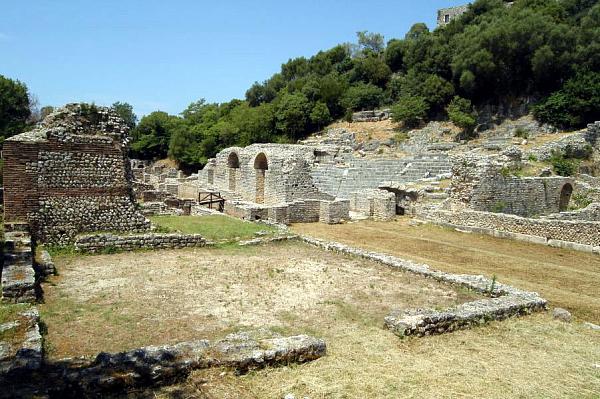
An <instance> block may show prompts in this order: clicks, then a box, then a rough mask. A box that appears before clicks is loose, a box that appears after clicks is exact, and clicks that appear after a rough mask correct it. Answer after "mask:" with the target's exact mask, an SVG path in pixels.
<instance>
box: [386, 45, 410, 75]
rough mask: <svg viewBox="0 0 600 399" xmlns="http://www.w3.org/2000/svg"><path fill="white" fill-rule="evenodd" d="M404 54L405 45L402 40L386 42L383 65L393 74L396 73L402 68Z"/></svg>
mask: <svg viewBox="0 0 600 399" xmlns="http://www.w3.org/2000/svg"><path fill="white" fill-rule="evenodd" d="M405 52H406V43H405V42H404V40H397V39H392V40H390V41H389V42H388V45H387V47H386V49H385V63H386V64H387V65H388V67H390V69H391V70H392V71H393V72H398V71H400V70H402V69H403V68H404V53H405Z"/></svg>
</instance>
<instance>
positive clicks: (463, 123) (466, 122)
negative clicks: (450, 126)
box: [446, 96, 477, 138]
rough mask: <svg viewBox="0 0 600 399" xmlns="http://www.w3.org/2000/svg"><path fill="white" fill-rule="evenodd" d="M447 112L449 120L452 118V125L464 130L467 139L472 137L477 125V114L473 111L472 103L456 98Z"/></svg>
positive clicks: (449, 105)
mask: <svg viewBox="0 0 600 399" xmlns="http://www.w3.org/2000/svg"><path fill="white" fill-rule="evenodd" d="M446 112H448V118H450V120H451V121H452V123H454V124H455V125H456V126H458V127H460V128H461V129H463V135H464V136H465V137H466V138H468V137H470V136H472V134H473V129H474V128H475V123H476V122H477V119H476V118H477V114H476V113H475V110H474V109H473V105H472V104H471V101H469V100H467V99H466V98H461V97H458V96H456V97H454V98H453V99H452V101H450V104H448V107H447V108H446Z"/></svg>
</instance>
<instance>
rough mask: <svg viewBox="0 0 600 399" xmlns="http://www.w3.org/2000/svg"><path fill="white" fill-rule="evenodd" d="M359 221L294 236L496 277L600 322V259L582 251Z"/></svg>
mask: <svg viewBox="0 0 600 399" xmlns="http://www.w3.org/2000/svg"><path fill="white" fill-rule="evenodd" d="M409 220H410V219H408V218H399V219H398V220H397V221H395V222H374V221H361V222H357V223H348V224H342V225H333V226H330V225H324V224H318V223H314V224H305V225H295V226H294V227H293V230H294V231H295V232H298V233H302V234H308V235H312V236H314V237H316V238H322V239H328V240H334V241H339V242H342V243H344V244H348V245H353V246H356V247H362V248H366V249H369V250H375V251H380V252H386V253H389V254H391V255H395V256H399V257H402V258H406V259H411V260H414V261H417V262H422V263H427V264H429V265H431V266H432V267H434V268H436V269H439V270H443V271H446V272H451V273H467V274H483V275H485V276H487V277H492V276H494V275H495V276H497V278H498V280H499V281H500V282H502V283H507V284H511V285H514V286H516V287H519V288H521V289H525V290H529V291H535V292H538V293H540V294H541V295H542V297H544V298H545V299H547V300H549V301H550V305H551V306H560V307H564V308H566V309H568V310H570V311H571V312H573V313H574V314H575V315H576V316H578V317H580V318H582V319H585V320H587V321H591V322H594V323H598V322H600V296H599V295H598V293H599V292H600V257H598V256H597V255H592V254H587V253H584V252H578V251H571V250H566V249H559V248H551V247H547V246H543V245H536V244H529V243H523V242H518V241H513V240H507V239H499V238H494V237H489V236H484V235H479V234H467V233H460V232H457V231H455V230H452V229H447V228H441V227H437V226H433V225H422V226H410V225H409V223H408V222H409Z"/></svg>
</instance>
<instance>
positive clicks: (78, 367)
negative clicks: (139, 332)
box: [0, 332, 327, 398]
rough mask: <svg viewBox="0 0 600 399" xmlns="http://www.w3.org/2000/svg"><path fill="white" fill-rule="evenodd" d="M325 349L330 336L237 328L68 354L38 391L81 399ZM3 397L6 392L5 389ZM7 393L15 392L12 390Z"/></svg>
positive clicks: (24, 384)
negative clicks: (205, 336)
mask: <svg viewBox="0 0 600 399" xmlns="http://www.w3.org/2000/svg"><path fill="white" fill-rule="evenodd" d="M266 335H268V336H266ZM326 352H327V347H326V344H325V341H323V340H322V339H318V338H313V337H310V336H306V335H297V336H292V337H281V336H275V335H274V334H272V333H270V334H267V333H265V332H259V333H236V334H231V335H229V336H227V337H226V338H225V339H223V340H221V341H217V342H213V343H211V342H210V341H207V340H199V341H193V342H183V343H180V344H176V345H171V346H150V347H145V348H140V349H135V350H132V351H128V352H121V353H115V354H110V353H100V354H99V355H98V356H97V357H96V358H95V359H94V360H91V361H90V360H87V359H64V360H62V361H57V362H51V363H48V364H46V365H45V366H44V369H43V370H42V372H43V376H42V379H41V381H39V386H38V387H36V393H37V394H38V395H39V394H45V395H50V396H51V397H77V398H80V397H105V395H123V394H126V393H127V392H128V391H129V390H131V389H135V388H149V387H154V386H160V385H165V384H170V383H174V382H177V381H181V380H183V379H185V378H186V377H187V376H188V375H189V374H190V373H191V372H192V371H194V370H198V369H205V368H210V367H226V368H230V369H234V370H236V371H237V372H239V373H245V372H248V371H249V370H254V369H260V368H264V367H270V366H280V365H288V364H291V363H305V362H310V361H312V360H315V359H318V358H320V357H322V356H325V355H326ZM9 381H10V384H11V385H12V388H13V389H14V391H13V392H14V393H19V392H28V390H31V389H32V387H31V382H30V381H28V380H27V379H26V378H24V379H13V380H9ZM36 381H37V380H36ZM5 383H8V382H5ZM19 385H21V386H19ZM29 392H31V391H29ZM0 397H6V396H5V395H3V392H0ZM8 397H13V396H12V395H11V394H9V396H8Z"/></svg>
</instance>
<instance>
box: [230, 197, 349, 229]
mask: <svg viewBox="0 0 600 399" xmlns="http://www.w3.org/2000/svg"><path fill="white" fill-rule="evenodd" d="M225 213H226V214H227V215H230V216H234V217H237V218H239V219H244V220H250V221H255V220H268V221H270V222H274V223H279V224H290V223H316V222H322V223H327V224H335V223H340V222H341V221H343V220H349V219H350V216H349V201H348V200H335V201H322V200H311V199H307V200H297V201H293V202H289V203H284V204H277V205H261V204H256V203H253V202H244V201H226V202H225Z"/></svg>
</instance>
